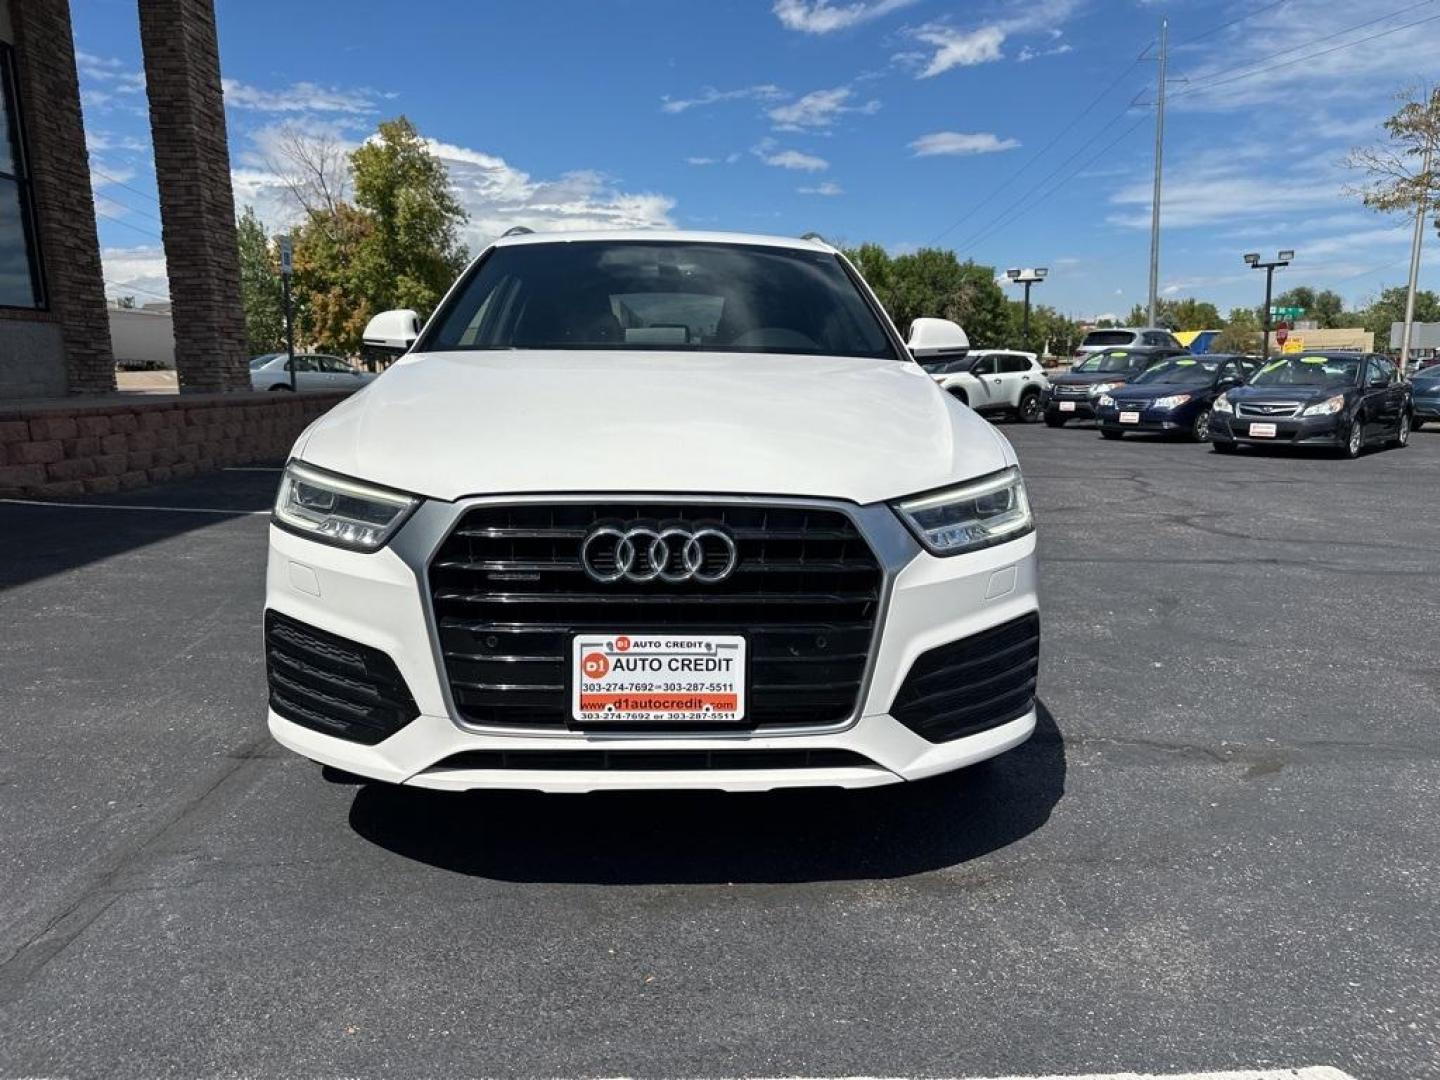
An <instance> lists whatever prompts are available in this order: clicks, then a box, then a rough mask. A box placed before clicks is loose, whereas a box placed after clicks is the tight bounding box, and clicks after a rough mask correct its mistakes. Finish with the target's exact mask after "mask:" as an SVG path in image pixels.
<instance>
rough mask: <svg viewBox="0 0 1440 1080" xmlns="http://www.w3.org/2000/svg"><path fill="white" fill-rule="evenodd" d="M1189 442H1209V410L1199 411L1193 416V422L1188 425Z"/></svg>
mask: <svg viewBox="0 0 1440 1080" xmlns="http://www.w3.org/2000/svg"><path fill="white" fill-rule="evenodd" d="M1190 440H1191V441H1192V442H1200V443H1203V442H1209V441H1210V410H1209V409H1201V410H1200V411H1199V412H1198V413H1196V414H1195V421H1194V422H1193V423H1192V424H1191V425H1190Z"/></svg>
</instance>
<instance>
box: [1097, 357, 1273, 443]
mask: <svg viewBox="0 0 1440 1080" xmlns="http://www.w3.org/2000/svg"><path fill="white" fill-rule="evenodd" d="M1259 366H1260V364H1259V362H1258V360H1255V359H1254V358H1252V357H1246V356H1232V355H1217V356H1209V355H1207V356H1177V357H1174V358H1173V359H1170V360H1166V361H1163V362H1162V363H1159V364H1155V365H1153V366H1152V367H1149V368H1147V369H1146V370H1145V371H1142V372H1141V373H1140V374H1139V375H1137V376H1135V378H1133V379H1131V380H1130V382H1129V383H1127V384H1126V385H1125V386H1122V387H1120V388H1119V389H1117V390H1112V391H1110V392H1109V393H1105V394H1101V395H1100V397H1099V398H1097V399H1096V402H1095V414H1096V416H1095V418H1096V419H1097V420H1099V421H1100V434H1101V435H1103V436H1105V438H1107V439H1118V438H1120V437H1122V436H1123V435H1124V434H1125V433H1126V432H1127V431H1149V432H1156V433H1162V434H1167V435H1185V436H1188V437H1189V438H1191V439H1194V440H1195V441H1196V442H1206V441H1208V440H1209V438H1210V407H1211V406H1212V405H1213V404H1214V403H1215V399H1216V398H1217V397H1219V396H1220V395H1221V394H1223V393H1225V391H1227V390H1231V389H1233V388H1235V387H1237V386H1243V385H1245V380H1246V379H1248V378H1249V377H1250V375H1251V374H1252V373H1253V372H1254V371H1255V370H1256V369H1257V368H1259Z"/></svg>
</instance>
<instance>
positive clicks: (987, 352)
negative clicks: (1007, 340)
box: [966, 349, 1035, 360]
mask: <svg viewBox="0 0 1440 1080" xmlns="http://www.w3.org/2000/svg"><path fill="white" fill-rule="evenodd" d="M997 353H1004V354H1005V355H1006V356H1025V357H1029V358H1030V359H1031V360H1034V359H1035V354H1034V353H1033V352H1026V351H1025V350H1024V349H971V350H970V352H969V353H968V354H966V355H968V356H994V355H996V354H997Z"/></svg>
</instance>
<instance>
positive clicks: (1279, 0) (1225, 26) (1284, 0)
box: [1175, 0, 1290, 49]
mask: <svg viewBox="0 0 1440 1080" xmlns="http://www.w3.org/2000/svg"><path fill="white" fill-rule="evenodd" d="M1289 2H1290V0H1274V3H1270V4H1266V5H1264V6H1263V7H1258V8H1256V9H1255V10H1254V11H1247V12H1246V13H1245V14H1244V15H1241V16H1240V17H1239V18H1237V19H1231V20H1230V21H1229V22H1223V23H1221V24H1220V25H1219V26H1212V27H1211V28H1210V29H1209V30H1206V31H1204V32H1202V33H1199V34H1196V35H1195V36H1194V37H1188V38H1185V39H1184V40H1183V41H1177V42H1176V43H1175V48H1177V49H1178V48H1179V47H1180V46H1181V45H1189V44H1190V43H1191V42H1195V41H1203V40H1204V39H1205V38H1207V37H1210V36H1212V35H1214V34H1218V33H1220V31H1221V30H1229V29H1230V27H1232V26H1238V25H1239V24H1240V23H1242V22H1244V21H1245V20H1246V19H1253V18H1255V16H1257V15H1264V14H1265V12H1267V11H1271V10H1273V9H1274V8H1277V7H1279V6H1280V5H1281V4H1288V3H1289Z"/></svg>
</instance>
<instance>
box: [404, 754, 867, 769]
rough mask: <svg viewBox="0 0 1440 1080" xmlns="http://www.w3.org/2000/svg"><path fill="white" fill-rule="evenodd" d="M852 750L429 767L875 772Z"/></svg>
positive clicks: (461, 757)
mask: <svg viewBox="0 0 1440 1080" xmlns="http://www.w3.org/2000/svg"><path fill="white" fill-rule="evenodd" d="M876 767H877V766H876V765H875V763H874V762H873V761H871V760H870V759H869V758H867V757H865V756H864V755H863V754H857V753H855V751H853V750H783V749H782V750H465V751H462V752H461V753H459V754H452V755H451V756H450V757H448V758H445V759H444V760H443V761H440V762H438V763H436V764H435V765H432V766H431V767H430V768H429V769H427V770H426V771H427V772H443V771H445V770H447V769H536V770H539V771H542V772H561V771H564V772H571V771H575V770H584V771H587V772H601V771H612V772H613V771H629V772H711V771H715V770H717V769H746V770H749V769H874V768H876Z"/></svg>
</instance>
